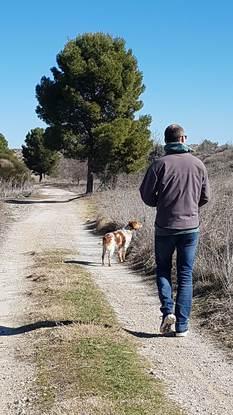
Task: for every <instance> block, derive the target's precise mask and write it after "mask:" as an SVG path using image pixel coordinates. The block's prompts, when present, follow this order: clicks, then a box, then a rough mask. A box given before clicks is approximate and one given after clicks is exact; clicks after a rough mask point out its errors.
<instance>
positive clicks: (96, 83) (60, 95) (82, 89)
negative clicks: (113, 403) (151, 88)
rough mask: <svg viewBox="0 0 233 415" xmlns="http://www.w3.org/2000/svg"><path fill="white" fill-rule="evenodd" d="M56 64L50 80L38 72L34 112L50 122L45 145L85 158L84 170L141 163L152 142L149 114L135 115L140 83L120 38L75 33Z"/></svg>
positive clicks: (134, 167)
mask: <svg viewBox="0 0 233 415" xmlns="http://www.w3.org/2000/svg"><path fill="white" fill-rule="evenodd" d="M57 64H58V68H56V67H54V68H52V69H51V71H52V74H53V80H51V79H50V78H46V77H43V78H42V79H41V83H40V84H39V85H37V87H36V95H37V99H38V101H39V105H38V106H37V109H36V111H37V114H38V115H39V117H40V118H42V119H43V120H44V121H45V122H46V123H47V124H48V125H49V127H48V128H47V130H46V133H45V142H46V145H47V146H49V147H50V148H51V149H54V150H62V151H63V152H64V154H65V155H68V156H70V157H76V158H80V159H88V166H89V169H88V171H89V174H90V173H100V172H103V171H105V170H106V169H107V170H108V171H110V172H113V171H114V174H115V172H116V171H119V170H120V171H125V172H130V171H136V170H138V169H140V168H142V167H143V165H144V164H145V159H146V157H147V154H148V152H149V150H150V147H151V141H150V139H149V130H148V127H149V125H150V122H151V118H150V117H149V116H144V117H141V118H139V120H135V119H134V114H135V112H136V111H139V110H140V109H141V108H142V106H143V103H142V101H141V100H140V99H139V96H140V95H141V93H142V92H143V91H144V89H145V87H144V85H143V83H142V73H141V72H140V71H139V69H138V66H137V60H136V58H135V57H134V56H133V54H132V51H131V50H126V48H125V42H124V40H123V39H120V38H112V37H111V36H109V35H105V34H103V33H95V34H84V35H81V36H78V37H77V38H76V39H75V40H72V41H69V42H68V43H67V44H66V45H65V47H64V49H63V50H62V51H61V52H60V53H59V54H58V55H57ZM112 174H113V173H112Z"/></svg>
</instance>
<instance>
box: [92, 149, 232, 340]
mask: <svg viewBox="0 0 233 415" xmlns="http://www.w3.org/2000/svg"><path fill="white" fill-rule="evenodd" d="M228 156H229V155H228V154H227V155H226V157H228ZM211 157H213V156H211ZM219 157H220V155H219ZM221 158H222V159H223V160H224V157H223V155H222V154H221ZM217 162H218V163H219V160H218V159H217ZM215 168H216V167H215ZM220 171H221V172H223V169H221V170H220ZM210 180H211V190H212V199H211V201H210V202H209V203H208V205H207V206H206V207H204V208H202V209H201V234H200V235H201V236H200V243H199V249H198V254H197V259H196V265H195V269H194V294H195V301H194V305H195V306H196V307H195V312H196V314H197V315H198V316H199V317H200V318H201V320H202V324H203V325H204V326H206V327H208V328H210V329H211V330H212V331H213V332H214V333H217V334H218V338H219V339H220V340H223V341H224V343H225V344H226V345H227V346H229V347H232V346H233V334H232V330H231V321H232V318H233V311H232V302H233V232H232V228H233V184H232V177H231V174H230V173H229V170H228V173H227V174H226V173H224V174H220V173H219V174H218V175H217V174H216V172H215V174H214V175H212V176H211V177H210ZM139 185H140V182H138V184H137V186H132V187H131V188H130V189H129V188H127V186H126V187H125V186H122V187H121V188H118V189H116V190H114V191H113V190H112V191H106V192H102V193H99V194H97V195H95V197H94V201H93V202H94V203H95V206H96V207H97V230H98V231H101V228H103V230H104V231H105V230H106V229H108V230H110V229H111V227H112V229H114V227H116V226H122V225H125V224H126V223H127V222H128V221H129V219H132V218H136V219H138V220H140V221H142V223H143V228H142V229H141V230H140V231H139V232H138V233H137V236H136V238H135V239H134V241H133V245H132V248H131V250H130V252H129V255H128V260H129V262H130V264H131V265H132V266H133V267H134V268H137V269H140V270H141V271H143V272H145V273H150V274H154V268H155V263H154V248H153V239H154V217H155V212H154V209H153V208H149V207H146V206H145V205H144V204H143V203H142V201H141V199H140V195H139V191H138V188H139ZM103 224H104V226H103ZM107 225H108V226H107Z"/></svg>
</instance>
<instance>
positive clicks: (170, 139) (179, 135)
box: [164, 124, 187, 143]
mask: <svg viewBox="0 0 233 415" xmlns="http://www.w3.org/2000/svg"><path fill="white" fill-rule="evenodd" d="M186 138H187V136H186V135H185V132H184V129H183V128H182V127H181V126H180V125H178V124H171V125H169V126H168V127H167V128H166V130H165V132H164V140H165V143H174V142H177V143H185V140H186Z"/></svg>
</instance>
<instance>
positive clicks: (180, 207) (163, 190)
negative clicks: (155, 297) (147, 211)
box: [140, 124, 209, 337]
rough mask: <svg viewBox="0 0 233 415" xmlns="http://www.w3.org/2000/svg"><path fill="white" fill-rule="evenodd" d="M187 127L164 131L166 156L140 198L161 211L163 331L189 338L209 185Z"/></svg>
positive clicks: (158, 239) (159, 255)
mask: <svg viewBox="0 0 233 415" xmlns="http://www.w3.org/2000/svg"><path fill="white" fill-rule="evenodd" d="M186 139H187V136H186V135H185V132H184V129H183V128H182V127H181V126H179V125H177V124H172V125H169V126H168V127H167V128H166V130H165V144H166V145H165V147H164V150H165V155H164V156H163V157H161V158H160V159H157V160H155V161H154V162H153V163H152V165H151V166H150V167H149V169H148V170H147V173H146V175H145V177H144V179H143V182H142V184H141V186H140V193H141V197H142V200H143V201H144V203H145V204H146V205H148V206H153V207H156V208H157V212H156V220H155V258H156V266H157V268H156V276H157V286H158V292H159V298H160V302H161V308H160V309H161V312H162V314H163V317H162V323H161V326H160V332H161V333H162V334H165V333H169V332H171V331H172V325H173V324H175V329H176V336H177V337H184V336H186V335H187V334H188V322H189V316H190V313H191V307H192V270H193V263H194V258H195V253H196V248H197V243H198V237H199V208H200V207H201V206H203V205H204V204H205V203H207V202H208V199H209V182H208V176H207V171H206V168H205V166H204V164H203V163H202V162H201V161H200V160H199V159H198V158H196V157H194V156H193V155H192V154H191V150H190V149H189V147H188V146H187V145H186V144H185V143H186ZM175 250H176V253H177V260H176V269H177V295H176V302H175V307H174V300H173V289H172V280H171V269H172V256H173V253H174V252H175Z"/></svg>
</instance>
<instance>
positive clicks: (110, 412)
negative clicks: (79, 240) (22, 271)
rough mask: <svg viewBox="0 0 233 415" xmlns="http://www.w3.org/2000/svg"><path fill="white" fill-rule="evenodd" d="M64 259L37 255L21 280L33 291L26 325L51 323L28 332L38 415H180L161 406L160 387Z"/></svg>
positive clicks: (94, 292) (100, 300)
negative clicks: (31, 336) (28, 282)
mask: <svg viewBox="0 0 233 415" xmlns="http://www.w3.org/2000/svg"><path fill="white" fill-rule="evenodd" d="M67 254H68V252H66V253H64V252H63V253H61V252H59V251H57V252H49V253H45V254H41V255H39V256H38V255H36V256H35V260H36V263H35V266H34V269H33V272H32V274H31V275H30V276H28V278H29V280H31V281H34V284H35V287H36V289H34V290H33V293H32V300H33V302H34V307H33V308H34V312H33V313H32V315H31V320H33V321H35V320H38V321H44V327H46V322H47V323H49V322H50V323H52V322H54V323H55V324H54V326H56V323H57V327H54V328H53V327H52V325H51V324H50V328H49V329H48V328H47V329H46V328H45V329H44V330H42V331H37V332H34V333H35V334H34V340H33V347H31V355H30V354H29V355H28V354H27V356H25V358H26V359H32V358H34V359H35V363H36V365H37V390H38V399H37V402H36V408H37V409H38V411H39V413H40V414H47V415H52V414H56V415H59V414H62V415H65V414H67V415H68V414H69V415H70V414H74V415H83V414H85V415H92V414H93V415H100V414H101V415H102V414H106V415H124V414H125V415H139V414H145V415H149V414H150V415H151V414H155V413H156V414H158V415H160V414H161V415H162V414H163V415H178V414H181V413H182V412H181V411H180V410H179V409H177V408H175V407H174V404H170V403H169V402H167V399H164V395H163V387H162V385H161V383H160V382H159V381H156V380H155V379H154V378H153V377H152V376H151V375H150V374H149V366H148V365H147V363H145V362H144V361H142V360H141V358H139V357H138V356H137V353H136V347H135V345H136V341H132V339H129V337H128V336H127V334H126V333H125V332H123V331H122V330H121V329H120V328H119V326H118V323H117V321H116V318H115V315H114V313H113V311H112V309H111V308H110V306H109V305H108V304H107V302H106V301H105V299H104V297H103V294H102V293H101V292H100V291H99V290H98V289H97V287H96V286H95V285H94V283H93V281H92V279H91V277H90V275H89V274H88V273H87V272H85V271H84V270H83V269H82V268H80V267H79V266H77V265H75V264H73V263H69V262H67V261H66V260H65V258H66V259H67ZM41 276H42V277H43V278H42V277H41ZM37 277H38V278H37ZM39 277H40V278H39ZM27 353H28V352H27ZM37 409H36V410H37Z"/></svg>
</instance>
